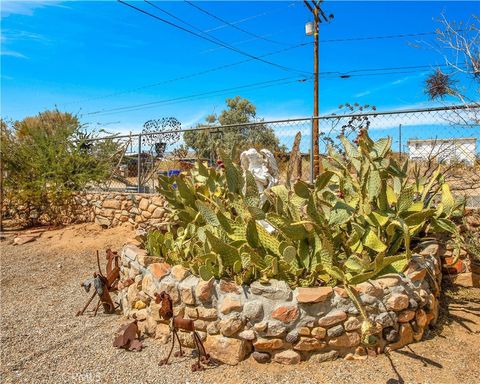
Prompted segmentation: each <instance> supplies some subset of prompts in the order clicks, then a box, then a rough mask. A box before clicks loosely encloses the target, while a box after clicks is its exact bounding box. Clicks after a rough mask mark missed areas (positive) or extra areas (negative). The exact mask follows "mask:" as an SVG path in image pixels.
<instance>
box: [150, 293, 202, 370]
mask: <svg viewBox="0 0 480 384" xmlns="http://www.w3.org/2000/svg"><path fill="white" fill-rule="evenodd" d="M155 302H156V303H157V304H161V306H160V309H159V310H158V313H159V315H160V317H161V318H162V319H164V320H168V321H169V320H172V321H171V326H170V328H171V331H172V347H171V348H170V352H169V353H168V356H167V358H166V359H163V360H161V361H160V363H159V365H164V364H168V360H169V359H170V356H171V355H172V351H173V348H174V347H175V339H177V341H178V345H179V351H177V352H175V354H174V356H175V357H182V356H185V353H184V352H183V350H182V344H181V343H180V338H179V337H178V332H177V331H178V330H179V329H183V330H184V331H189V332H191V335H192V337H193V341H194V343H195V345H196V347H197V351H198V354H197V362H196V363H194V364H192V372H195V371H203V370H204V369H205V367H204V366H203V365H202V364H206V365H210V364H211V361H210V355H209V354H208V353H207V352H206V351H205V347H204V346H203V343H202V340H201V339H200V335H199V334H198V333H197V331H196V330H195V326H194V324H193V320H190V319H184V318H183V317H180V316H174V315H173V301H172V298H171V297H170V295H169V294H168V293H167V292H165V291H163V292H161V293H158V292H156V293H155Z"/></svg>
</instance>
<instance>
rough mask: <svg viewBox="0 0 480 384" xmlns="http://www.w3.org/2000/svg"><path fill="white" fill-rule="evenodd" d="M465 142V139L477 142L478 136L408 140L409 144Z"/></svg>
mask: <svg viewBox="0 0 480 384" xmlns="http://www.w3.org/2000/svg"><path fill="white" fill-rule="evenodd" d="M452 141H456V142H462V141H463V142H465V141H467V142H468V141H471V142H474V143H475V142H476V141H477V138H476V137H452V138H450V139H411V140H408V141H407V144H421V143H423V144H434V143H442V142H443V143H445V142H446V143H448V142H452Z"/></svg>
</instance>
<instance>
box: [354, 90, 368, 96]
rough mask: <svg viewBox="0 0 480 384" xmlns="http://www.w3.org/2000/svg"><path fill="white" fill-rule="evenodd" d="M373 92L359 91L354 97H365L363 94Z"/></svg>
mask: <svg viewBox="0 0 480 384" xmlns="http://www.w3.org/2000/svg"><path fill="white" fill-rule="evenodd" d="M371 93H372V92H371V91H363V92H359V93H357V94H355V95H353V96H354V97H363V96H367V95H370V94H371Z"/></svg>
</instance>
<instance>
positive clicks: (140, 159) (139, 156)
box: [137, 134, 142, 193]
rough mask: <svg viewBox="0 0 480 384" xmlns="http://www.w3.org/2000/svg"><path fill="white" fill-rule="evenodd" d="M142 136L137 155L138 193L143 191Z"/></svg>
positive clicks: (139, 136)
mask: <svg viewBox="0 0 480 384" xmlns="http://www.w3.org/2000/svg"><path fill="white" fill-rule="evenodd" d="M141 154H142V135H141V134H139V135H138V155H137V184H138V185H137V192H138V193H140V192H141V191H142V190H141V176H142V175H141V173H142V167H141V164H142V155H141Z"/></svg>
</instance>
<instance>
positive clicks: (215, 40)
mask: <svg viewBox="0 0 480 384" xmlns="http://www.w3.org/2000/svg"><path fill="white" fill-rule="evenodd" d="M117 1H118V2H119V3H121V4H123V5H126V6H127V7H130V8H132V9H135V10H136V11H138V12H141V13H143V14H145V15H147V16H150V17H152V18H154V19H156V20H159V21H161V22H163V23H165V24H168V25H170V26H172V27H174V28H177V29H180V30H182V31H184V32H187V33H189V34H191V35H194V36H196V37H198V38H200V39H203V40H206V41H209V42H211V43H213V44H216V45H220V46H222V47H224V48H227V49H229V50H231V51H234V52H237V53H239V54H241V55H244V56H247V57H250V58H252V59H254V60H257V61H260V62H262V63H265V64H269V65H271V66H273V67H277V68H280V69H282V70H284V71H288V72H297V73H301V74H310V73H309V72H307V71H303V70H299V69H295V68H289V67H286V66H284V65H281V64H277V63H274V62H271V61H268V60H264V59H262V58H261V57H258V56H255V55H252V54H251V53H248V52H245V51H242V50H240V49H237V48H235V47H233V46H231V45H229V44H228V43H225V42H223V41H222V40H219V39H213V38H211V37H209V36H204V35H201V34H199V33H197V32H194V31H192V30H190V29H188V28H184V27H182V26H181V25H178V24H175V23H173V22H171V21H168V20H165V19H163V18H161V17H159V16H157V15H154V14H153V13H150V12H147V11H145V10H143V9H141V8H138V7H135V6H134V5H132V4H129V3H126V2H124V1H123V0H117Z"/></svg>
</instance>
